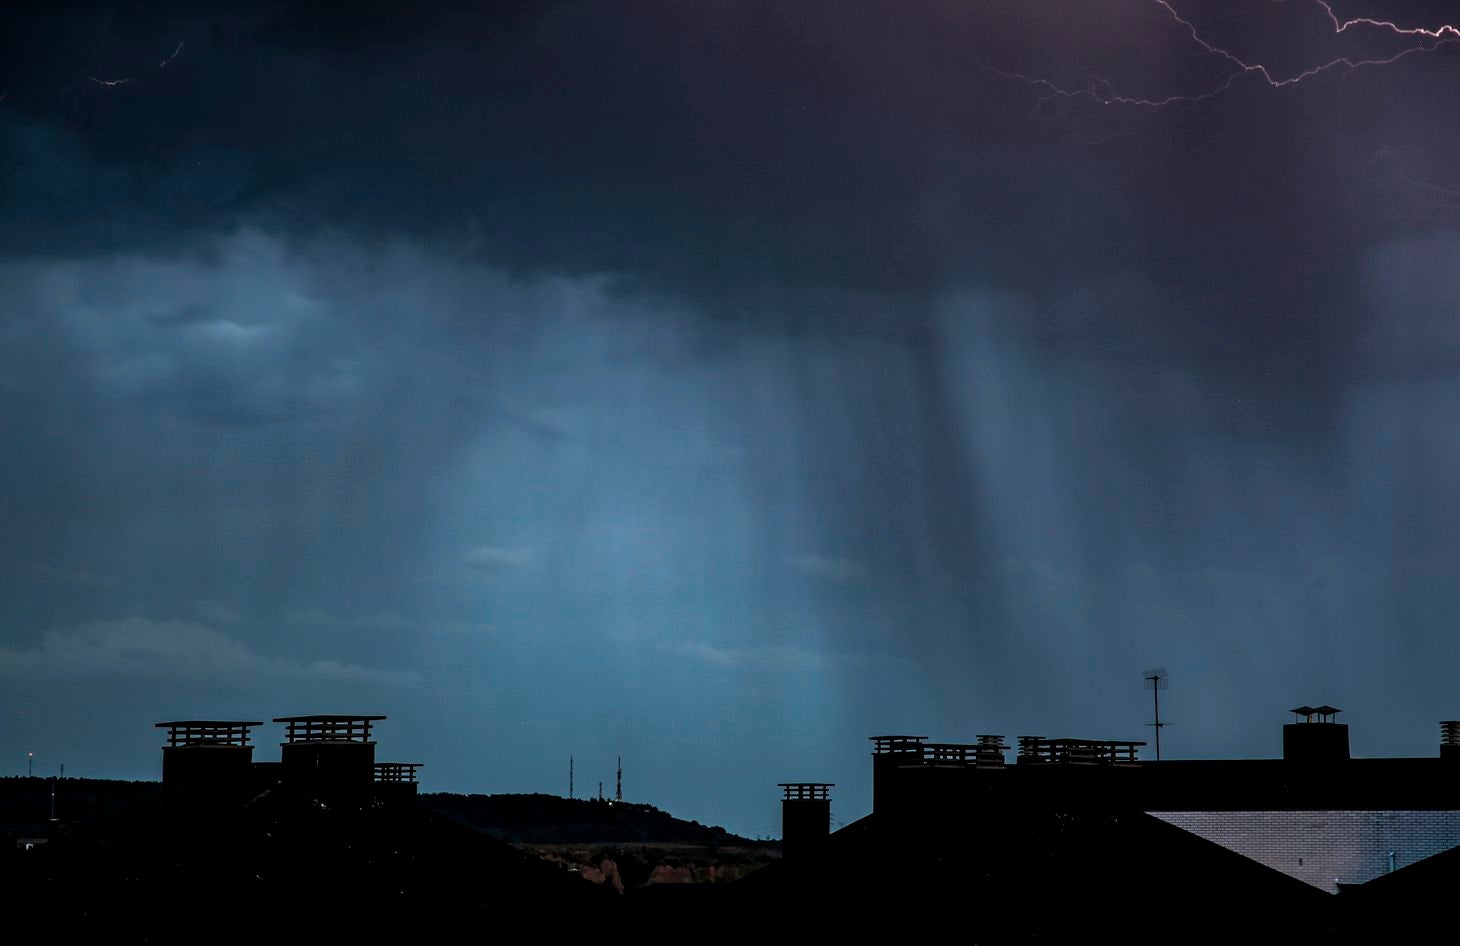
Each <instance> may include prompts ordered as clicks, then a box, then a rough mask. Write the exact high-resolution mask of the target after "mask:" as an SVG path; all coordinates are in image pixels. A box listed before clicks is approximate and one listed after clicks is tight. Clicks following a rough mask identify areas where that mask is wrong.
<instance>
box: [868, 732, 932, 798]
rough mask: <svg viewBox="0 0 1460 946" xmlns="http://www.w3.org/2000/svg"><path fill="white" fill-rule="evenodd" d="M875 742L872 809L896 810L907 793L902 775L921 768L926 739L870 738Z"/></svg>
mask: <svg viewBox="0 0 1460 946" xmlns="http://www.w3.org/2000/svg"><path fill="white" fill-rule="evenodd" d="M867 738H868V739H870V740H871V741H872V810H873V811H895V810H897V809H898V808H899V807H900V804H899V802H900V800H901V796H902V795H903V794H905V791H904V790H903V785H902V783H903V782H904V781H905V780H904V779H902V778H899V772H900V771H902V770H904V769H908V768H920V767H921V766H922V764H923V754H924V751H925V749H926V746H925V743H926V742H927V741H928V737H927V736H868V737H867Z"/></svg>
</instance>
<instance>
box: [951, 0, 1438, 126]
mask: <svg viewBox="0 0 1460 946" xmlns="http://www.w3.org/2000/svg"><path fill="white" fill-rule="evenodd" d="M1150 2H1152V3H1154V4H1155V5H1156V6H1159V7H1160V8H1161V9H1162V10H1164V11H1165V12H1166V14H1167V15H1168V16H1169V17H1170V18H1171V19H1172V20H1173V21H1174V22H1175V23H1177V24H1178V25H1179V26H1181V28H1182V29H1183V31H1184V32H1186V34H1187V35H1188V36H1190V37H1191V40H1192V42H1194V43H1195V44H1196V45H1197V46H1198V47H1200V48H1201V49H1202V51H1204V52H1206V53H1207V54H1209V55H1212V56H1216V57H1218V58H1220V59H1222V60H1224V61H1226V62H1227V63H1229V64H1230V65H1231V66H1233V67H1234V69H1233V71H1232V72H1231V73H1230V74H1228V76H1227V77H1226V79H1225V80H1223V81H1222V82H1221V83H1220V84H1218V85H1217V86H1215V87H1213V88H1211V89H1208V90H1207V91H1205V92H1200V93H1196V94H1173V95H1164V96H1131V95H1120V94H1118V93H1117V92H1116V91H1115V88H1114V86H1113V85H1112V84H1111V83H1110V82H1108V81H1106V80H1104V79H1101V78H1099V77H1095V78H1094V79H1093V80H1092V82H1091V84H1090V86H1089V87H1088V88H1083V89H1068V88H1064V87H1062V86H1060V85H1058V84H1056V83H1054V82H1052V81H1050V80H1049V79H1044V78H1040V77H1038V76H1030V75H1026V74H1024V73H1022V72H1011V71H1006V70H1003V69H998V68H995V67H993V66H990V65H988V64H986V63H984V62H983V61H982V60H979V59H977V58H976V57H975V61H976V62H977V63H978V65H979V66H980V67H981V68H983V69H984V70H985V71H987V72H989V73H991V74H993V75H997V76H1000V77H1002V78H1005V79H1010V80H1014V81H1019V82H1025V83H1028V84H1029V85H1032V86H1034V87H1036V88H1039V89H1041V90H1042V91H1043V92H1044V94H1043V95H1041V96H1040V98H1039V100H1038V101H1037V103H1036V104H1035V108H1034V111H1035V113H1038V111H1039V110H1040V109H1041V108H1043V107H1044V106H1045V105H1046V104H1048V103H1049V102H1051V101H1054V100H1056V99H1080V100H1085V101H1089V102H1092V103H1094V104H1097V105H1101V106H1111V105H1118V106H1126V107H1129V108H1134V109H1139V110H1142V111H1144V112H1153V111H1157V110H1159V109H1162V108H1165V107H1167V106H1171V105H1181V104H1194V103H1198V102H1203V101H1207V100H1210V99H1214V98H1216V97H1218V96H1220V95H1222V94H1223V93H1225V92H1227V91H1229V90H1230V89H1231V88H1232V86H1233V84H1234V83H1235V82H1236V81H1237V80H1238V79H1239V78H1241V77H1242V76H1256V77H1258V78H1259V79H1261V80H1262V81H1263V82H1265V83H1266V84H1267V85H1268V86H1270V87H1271V88H1274V89H1281V88H1284V87H1286V86H1292V85H1298V84H1300V83H1303V82H1306V81H1307V80H1309V79H1312V78H1315V77H1317V76H1320V75H1323V74H1324V73H1327V72H1331V71H1333V70H1336V69H1348V70H1358V69H1365V68H1372V67H1378V66H1387V65H1392V64H1393V63H1396V62H1398V61H1400V60H1401V59H1404V58H1406V57H1408V56H1413V55H1416V54H1418V53H1429V52H1434V51H1435V50H1436V49H1439V48H1440V47H1441V46H1447V45H1450V44H1452V43H1456V42H1460V26H1456V25H1452V24H1448V23H1446V24H1443V25H1441V26H1438V27H1434V28H1429V27H1403V26H1400V25H1398V24H1397V23H1394V22H1393V21H1390V20H1379V19H1374V18H1372V17H1355V18H1353V19H1349V20H1340V19H1339V17H1338V15H1337V14H1335V13H1334V12H1333V7H1332V6H1330V5H1329V3H1328V2H1327V0H1309V2H1312V3H1313V4H1315V5H1316V6H1317V7H1318V8H1319V9H1320V10H1321V11H1322V12H1323V14H1324V16H1325V17H1327V19H1328V21H1329V22H1330V23H1331V24H1332V26H1333V35H1335V36H1338V35H1341V34H1343V33H1347V32H1349V31H1350V30H1357V29H1371V30H1377V31H1381V32H1386V33H1390V34H1392V35H1394V36H1401V37H1412V38H1413V39H1415V40H1416V41H1417V42H1416V44H1415V45H1413V46H1409V47H1406V48H1405V49H1402V50H1400V51H1399V52H1397V53H1394V54H1393V55H1390V56H1383V57H1375V58H1353V57H1350V56H1339V57H1337V58H1334V59H1330V60H1328V61H1326V62H1322V63H1319V64H1317V65H1315V66H1311V67H1309V68H1307V69H1304V70H1303V71H1301V72H1298V73H1296V74H1294V75H1289V76H1278V75H1276V74H1274V72H1273V71H1272V69H1270V68H1269V67H1268V66H1267V65H1265V64H1263V63H1260V62H1249V61H1248V60H1246V59H1243V58H1242V57H1241V56H1239V55H1237V54H1236V53H1234V52H1232V51H1231V50H1229V49H1227V48H1225V47H1223V46H1219V45H1217V44H1216V43H1214V42H1212V41H1211V40H1209V39H1207V38H1206V37H1205V36H1203V35H1202V33H1201V31H1200V30H1199V29H1197V27H1196V24H1195V23H1193V22H1192V21H1191V20H1189V19H1187V18H1186V17H1184V16H1182V15H1181V13H1179V12H1178V11H1177V9H1176V7H1175V6H1174V5H1173V4H1172V2H1171V0H1150ZM1272 2H1274V3H1286V2H1288V0H1272ZM1128 130H1129V129H1126V130H1125V131H1128ZM1125 131H1122V132H1118V133H1117V134H1124V133H1125Z"/></svg>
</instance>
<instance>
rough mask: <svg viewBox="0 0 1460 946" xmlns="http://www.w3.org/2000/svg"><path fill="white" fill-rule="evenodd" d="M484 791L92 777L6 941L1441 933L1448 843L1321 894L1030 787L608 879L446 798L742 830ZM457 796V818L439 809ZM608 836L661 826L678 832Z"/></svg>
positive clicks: (1361, 939) (498, 812)
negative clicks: (406, 797) (626, 879)
mask: <svg viewBox="0 0 1460 946" xmlns="http://www.w3.org/2000/svg"><path fill="white" fill-rule="evenodd" d="M120 784H125V783H120ZM11 787H13V786H11ZM127 793H132V794H135V795H136V796H137V797H136V799H135V800H134V802H133V803H132V804H130V805H121V804H120V802H118V803H117V804H113V803H112V802H114V801H116V799H117V798H119V797H120V796H121V795H125V794H127ZM114 796H115V797H114ZM108 798H110V799H111V801H108V800H107V799H108ZM484 798H485V797H484V796H477V797H476V800H475V801H472V800H470V796H457V797H456V799H455V800H450V799H448V802H447V803H446V804H439V805H438V804H436V802H438V801H440V799H439V798H433V799H427V803H426V804H422V803H412V802H405V803H391V804H382V803H380V802H379V801H378V800H369V799H357V800H356V801H353V802H341V801H339V800H336V801H332V802H328V803H323V804H322V803H320V801H319V800H318V799H316V798H313V797H311V796H310V795H309V794H307V793H302V792H297V791H292V790H290V789H289V787H288V786H286V785H274V786H271V787H269V788H266V789H264V790H262V791H258V792H249V793H243V794H237V795H232V796H221V795H214V796H211V797H207V798H203V797H197V796H194V797H175V796H168V795H164V794H162V793H160V792H158V791H157V790H156V788H155V786H154V787H153V788H152V789H146V788H138V787H135V786H134V787H130V788H121V787H113V788H104V789H101V790H99V794H98V795H97V796H96V798H95V800H94V801H93V804H94V805H95V807H96V809H97V814H96V816H95V817H94V818H93V819H91V820H90V821H88V822H86V823H84V824H81V825H74V826H72V827H71V828H70V829H69V830H66V831H63V832H61V833H60V834H59V836H57V837H56V838H55V839H54V840H51V841H50V842H49V843H47V844H43V845H39V846H37V847H35V848H34V849H32V850H20V849H18V848H17V847H15V846H14V845H13V844H11V845H10V846H7V847H6V848H5V849H4V850H0V906H3V909H4V914H5V917H6V924H7V925H6V932H7V934H8V936H7V941H15V942H21V941H26V940H28V939H29V938H33V937H34V938H38V937H46V938H48V939H55V938H61V939H64V940H66V941H71V940H80V941H83V942H85V941H88V940H93V941H96V942H105V943H182V942H187V943H197V942H206V943H266V944H284V943H350V942H359V943H390V942H410V941H417V940H419V941H422V942H435V941H441V940H451V941H468V942H484V941H490V940H509V941H512V942H517V941H523V940H536V941H544V942H574V941H578V942H594V943H605V942H611V943H619V942H633V943H644V942H652V941H660V940H663V941H680V942H690V943H694V944H699V943H722V942H723V943H730V942H736V943H742V942H746V941H748V940H760V939H770V940H774V941H779V940H783V939H787V938H793V937H794V938H804V939H808V940H811V939H814V940H815V941H817V942H823V941H846V942H853V941H856V942H866V941H869V940H870V941H873V942H876V941H888V942H925V941H928V940H930V939H934V940H939V941H942V940H948V941H957V942H962V943H1005V942H1008V943H1070V942H1106V941H1115V942H1122V941H1124V942H1137V941H1139V942H1145V941H1151V940H1157V939H1159V940H1164V941H1170V942H1181V943H1193V942H1199V943H1232V942H1241V943H1293V942H1304V943H1372V942H1391V941H1393V942H1448V941H1450V940H1452V939H1453V938H1454V937H1453V934H1452V933H1451V930H1452V929H1453V926H1454V921H1453V904H1452V901H1453V890H1454V889H1456V883H1457V878H1460V852H1450V854H1445V855H1440V856H1438V857H1435V858H1431V859H1429V860H1428V861H1424V862H1421V863H1419V864H1416V865H1414V866H1412V867H1409V868H1404V869H1403V870H1400V871H1396V872H1394V873H1393V874H1390V875H1387V876H1386V877H1384V878H1382V879H1381V880H1380V881H1374V882H1372V883H1370V884H1366V885H1363V887H1362V888H1359V889H1355V890H1351V891H1346V892H1344V893H1342V894H1340V895H1338V896H1332V895H1329V894H1326V893H1324V892H1322V891H1319V890H1317V889H1316V888H1313V887H1309V886H1308V885H1306V884H1303V883H1301V882H1299V881H1296V880H1294V879H1292V878H1290V877H1287V876H1286V875H1283V874H1280V873H1278V872H1276V871H1272V870H1269V869H1268V868H1266V867H1263V866H1262V865H1260V864H1257V863H1255V862H1252V861H1249V860H1247V859H1245V858H1242V857H1240V856H1239V855H1236V854H1233V853H1232V852H1230V851H1227V850H1225V849H1223V848H1221V847H1219V846H1217V845H1214V844H1211V843H1209V842H1206V841H1204V840H1202V839H1200V838H1197V837H1195V836H1194V835H1190V834H1187V833H1186V832H1183V831H1181V830H1180V829H1178V828H1175V827H1173V826H1171V825H1168V824H1166V823H1164V822H1161V821H1159V820H1158V819H1155V818H1151V817H1149V816H1147V815H1144V814H1142V813H1140V812H1138V811H1131V812H1124V813H1123V812H1118V811H1109V810H1105V811H1084V812H1082V811H1048V810H1041V809H1038V808H1035V807H1027V808H1024V809H1020V808H1012V809H1009V810H1006V811H1002V812H1000V813H999V815H998V817H990V816H988V815H987V814H986V813H985V814H982V815H981V814H980V813H978V812H968V813H966V816H965V817H962V818H959V819H956V820H949V819H947V818H939V817H937V813H935V812H914V813H912V814H911V815H910V816H909V817H905V818H901V819H891V818H886V817H880V816H877V815H872V816H868V817H866V818H863V819H862V820H860V821H858V822H855V823H854V824H852V825H849V826H848V827H847V828H845V829H843V830H842V831H839V832H837V833H836V834H835V835H833V836H832V837H830V838H829V839H827V840H826V841H825V842H824V843H823V844H821V845H820V846H819V847H818V848H815V849H813V850H810V851H807V852H805V853H804V854H803V855H802V856H798V857H796V858H793V859H791V860H785V859H780V860H773V861H772V862H770V863H767V864H766V865H765V866H762V867H760V868H758V869H755V870H751V871H748V872H746V874H745V875H744V876H743V877H742V878H740V879H738V880H737V881H735V882H721V883H699V884H670V883H654V884H643V885H633V884H628V885H625V891H626V892H625V893H624V894H620V893H618V892H617V890H616V889H615V887H614V886H613V885H611V884H604V883H593V882H591V881H590V880H589V879H586V878H585V877H584V872H583V870H582V869H581V868H579V869H574V868H573V866H571V865H572V858H566V857H561V858H558V859H557V861H556V862H555V861H554V860H552V859H545V858H543V857H539V856H536V855H535V854H533V853H531V852H529V851H526V850H523V849H521V848H519V847H516V846H513V845H512V844H509V843H508V842H507V841H505V840H501V839H499V838H498V837H493V836H491V835H489V834H488V833H486V831H485V830H482V829H481V827H474V826H472V825H470V824H467V823H465V822H464V821H463V820H458V817H461V816H464V815H463V813H464V812H465V813H466V814H469V815H470V817H472V818H474V819H476V820H477V821H478V822H479V823H483V824H485V823H487V822H497V824H496V826H495V827H493V828H492V830H494V831H496V832H497V833H499V834H504V835H512V836H516V837H524V836H531V837H534V838H536V839H537V841H536V846H540V847H543V846H545V847H553V846H554V845H547V844H545V843H544V842H543V838H545V837H546V836H547V835H546V834H545V833H544V832H546V831H547V830H548V827H549V826H550V824H551V817H556V816H557V815H562V816H563V817H565V818H566V819H567V820H566V821H564V822H563V829H562V833H561V835H560V836H561V837H565V838H568V839H569V840H565V841H562V842H561V843H560V844H558V845H556V846H558V847H562V848H565V849H575V848H580V847H581V848H592V847H593V846H594V844H593V842H589V841H584V840H581V838H584V837H589V836H593V835H600V836H601V835H603V834H605V833H606V832H610V831H612V830H617V831H618V832H619V835H618V837H619V838H621V839H622V838H623V837H625V836H627V834H626V833H627V832H628V831H629V830H630V828H631V827H632V829H633V830H639V829H641V828H645V827H646V826H648V825H652V824H655V823H658V824H660V826H661V829H663V830H671V829H672V830H673V831H682V832H685V833H687V835H688V836H689V839H690V840H689V842H686V843H690V844H691V846H693V844H698V843H702V842H705V841H706V840H707V838H708V839H710V840H714V839H720V841H721V848H722V849H731V848H734V847H735V846H736V843H735V841H728V840H726V839H729V838H730V836H728V835H723V832H721V833H719V834H716V833H715V831H714V829H708V828H705V827H704V826H699V825H694V824H693V823H685V822H678V823H677V824H676V823H674V822H673V819H670V821H669V822H664V821H663V818H664V817H667V816H664V813H662V812H654V811H652V810H647V811H646V810H644V809H643V807H642V806H636V807H638V808H639V810H638V811H637V812H636V811H635V810H633V808H629V807H625V808H623V809H621V810H619V811H613V812H610V811H608V810H607V809H603V810H594V809H591V808H589V809H584V808H575V807H573V806H572V805H570V806H568V807H563V806H560V805H558V804H557V803H556V802H554V801H544V800H543V799H542V798H541V797H537V796H515V797H507V798H500V797H499V798H498V800H496V801H486V800H484ZM557 801H563V800H561V799H559V800H557ZM580 804H581V803H580ZM453 806H454V807H455V808H456V809H457V811H456V813H457V815H458V817H448V816H447V815H445V814H443V813H441V811H440V810H433V808H436V809H440V808H452V807H453ZM555 813H556V814H555ZM595 819H596V820H595ZM615 825H616V826H617V827H615ZM487 826H489V827H490V825H487ZM626 826H628V827H626ZM577 831H582V832H586V833H585V834H583V835H581V836H579V835H575V834H574V832H577ZM706 831H708V832H709V835H705V834H703V833H702V832H706ZM722 836H723V837H722ZM575 838H577V839H575ZM738 840H743V839H738ZM519 843H522V842H519ZM615 843H616V844H618V845H619V846H620V847H624V848H629V847H632V845H633V844H636V843H637V844H639V845H640V846H654V845H659V846H661V847H662V848H665V849H667V848H670V847H672V846H673V845H674V844H675V843H676V842H675V841H657V842H656V841H643V840H640V841H637V842H634V841H625V840H619V841H617V842H615ZM763 853H764V852H762V854H763ZM10 937H14V939H13V940H11V939H10Z"/></svg>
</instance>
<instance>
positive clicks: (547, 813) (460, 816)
mask: <svg viewBox="0 0 1460 946" xmlns="http://www.w3.org/2000/svg"><path fill="white" fill-rule="evenodd" d="M421 804H423V805H425V806H426V807H428V808H430V809H432V810H433V811H438V812H440V813H441V814H443V815H448V816H450V817H452V818H455V819H456V820H457V821H461V822H464V823H466V824H469V825H471V826H472V827H474V828H476V829H478V830H480V831H484V832H486V833H487V834H489V835H491V836H492V837H494V838H497V839H499V840H502V841H510V842H513V843H517V844H583V843H591V842H618V843H632V844H692V845H697V846H702V847H714V846H720V845H727V844H733V845H736V846H745V847H754V846H756V845H758V844H762V843H763V842H757V841H752V840H750V839H749V838H742V837H738V836H737V835H733V834H730V833H729V832H728V831H726V830H725V829H724V828H718V827H713V826H711V825H703V824H700V823H699V822H698V821H681V820H680V819H678V818H676V817H674V816H673V815H671V814H669V812H667V811H661V810H660V809H658V808H655V807H654V806H653V805H640V804H634V803H631V802H612V801H598V800H597V799H592V800H589V799H582V798H563V797H561V796H559V795H457V794H454V793H450V792H431V793H429V794H423V795H421Z"/></svg>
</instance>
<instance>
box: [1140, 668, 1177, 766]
mask: <svg viewBox="0 0 1460 946" xmlns="http://www.w3.org/2000/svg"><path fill="white" fill-rule="evenodd" d="M1141 678H1142V679H1143V680H1145V681H1146V689H1147V690H1150V691H1151V698H1152V699H1153V700H1155V704H1156V721H1155V722H1154V723H1146V725H1147V726H1154V727H1156V761H1157V762H1160V761H1161V730H1162V729H1165V728H1166V727H1167V726H1169V725H1171V724H1170V723H1163V722H1161V691H1162V690H1164V689H1166V687H1167V686H1168V685H1169V683H1170V678H1169V677H1168V676H1167V674H1166V668H1165V667H1157V668H1156V669H1155V670H1147V671H1146V672H1145V673H1143V674H1141Z"/></svg>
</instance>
